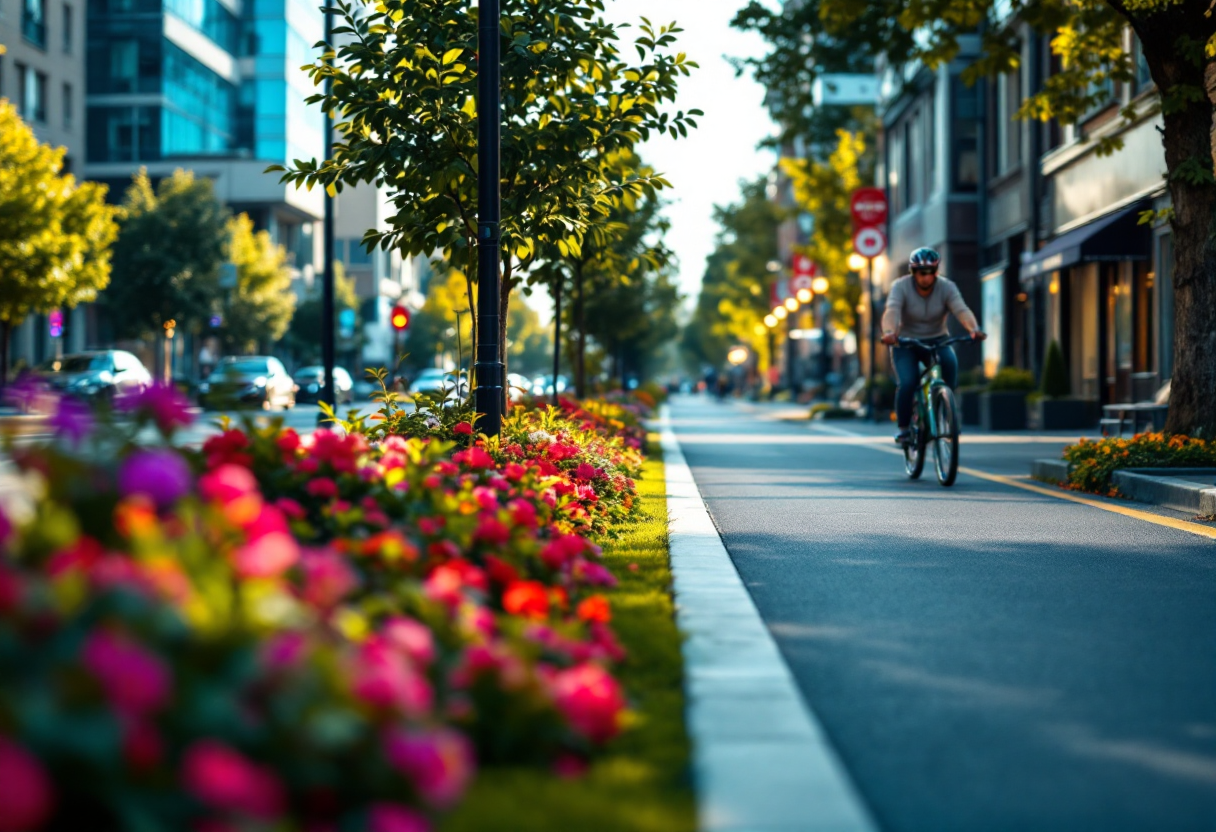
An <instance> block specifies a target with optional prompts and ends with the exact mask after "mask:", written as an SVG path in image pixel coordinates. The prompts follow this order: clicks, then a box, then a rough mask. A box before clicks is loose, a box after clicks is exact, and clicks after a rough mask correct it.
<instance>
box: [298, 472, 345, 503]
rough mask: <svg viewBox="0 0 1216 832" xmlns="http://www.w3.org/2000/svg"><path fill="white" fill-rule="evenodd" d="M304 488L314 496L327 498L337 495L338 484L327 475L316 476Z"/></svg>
mask: <svg viewBox="0 0 1216 832" xmlns="http://www.w3.org/2000/svg"><path fill="white" fill-rule="evenodd" d="M305 490H306V491H307V492H308V493H309V494H311V495H312V496H314V497H320V498H321V499H323V500H328V499H330V498H331V497H336V496H338V485H337V483H335V482H334V481H333V480H331V479H329V477H318V478H317V479H315V480H312V481H311V482H310V483H308V485H307V486H305Z"/></svg>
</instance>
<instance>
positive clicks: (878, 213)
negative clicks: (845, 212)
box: [849, 188, 887, 229]
mask: <svg viewBox="0 0 1216 832" xmlns="http://www.w3.org/2000/svg"><path fill="white" fill-rule="evenodd" d="M849 210H850V212H851V213H852V214H853V228H854V229H858V228H877V227H878V226H880V225H882V224H883V223H885V222H886V221H887V194H886V191H884V190H883V189H882V188H858V189H857V190H855V191H853V197H852V199H850V200H849Z"/></svg>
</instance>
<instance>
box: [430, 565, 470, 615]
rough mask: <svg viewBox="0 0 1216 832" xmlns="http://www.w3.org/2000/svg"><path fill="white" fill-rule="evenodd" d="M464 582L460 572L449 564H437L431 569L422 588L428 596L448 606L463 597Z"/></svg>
mask: <svg viewBox="0 0 1216 832" xmlns="http://www.w3.org/2000/svg"><path fill="white" fill-rule="evenodd" d="M463 586H464V582H463V581H462V580H461V579H460V572H459V571H458V570H455V569H452V568H451V567H449V566H439V567H436V568H435V569H434V570H432V571H431V574H430V575H428V576H427V579H426V581H425V582H424V583H423V585H422V588H423V590H424V591H425V592H426V595H427V597H428V598H430V599H431V600H433V601H438V602H439V603H441V604H445V605H446V606H448V607H455V606H457V605H459V604H460V602H461V601H462V600H463V599H464V594H463V592H462V589H463Z"/></svg>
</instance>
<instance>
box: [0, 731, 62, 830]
mask: <svg viewBox="0 0 1216 832" xmlns="http://www.w3.org/2000/svg"><path fill="white" fill-rule="evenodd" d="M50 813H51V781H50V780H49V779H48V778H47V776H46V772H44V771H43V770H42V766H41V764H39V762H38V760H37V758H35V757H34V755H33V754H30V753H29V752H28V751H26V750H25V749H24V748H22V747H21V746H19V745H17V744H16V743H14V742H12V741H10V740H8V739H7V738H5V737H3V736H0V832H31V831H32V830H34V829H38V828H39V827H41V826H42V824H43V823H44V822H45V821H46V819H47V816H48V815H50Z"/></svg>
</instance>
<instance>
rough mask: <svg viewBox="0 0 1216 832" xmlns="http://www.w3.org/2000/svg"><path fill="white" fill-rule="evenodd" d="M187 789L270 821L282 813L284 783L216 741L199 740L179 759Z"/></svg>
mask: <svg viewBox="0 0 1216 832" xmlns="http://www.w3.org/2000/svg"><path fill="white" fill-rule="evenodd" d="M182 781H183V782H184V784H185V787H186V790H187V791H188V792H190V793H191V794H193V795H194V796H195V797H197V798H198V799H199V800H201V801H202V802H203V803H205V804H207V805H208V806H210V807H212V808H214V809H219V810H221V811H224V812H234V813H236V814H240V815H246V816H249V817H255V818H262V819H266V820H271V819H274V818H276V817H278V816H279V815H281V814H282V813H283V807H284V804H285V803H286V799H285V796H284V793H283V785H282V783H280V782H279V780H278V778H277V777H276V776H275V775H274V773H273V772H272V771H270V770H269V769H266V768H263V767H261V766H258V765H255V764H254V763H252V762H250V761H249V760H248V759H246V758H245V757H244V756H243V755H242V754H241V753H240V752H238V751H236V750H234V749H232V748H230V747H228V746H227V745H225V744H223V743H222V742H219V741H218V740H200V741H198V742H196V743H195V744H194V745H192V746H190V748H188V749H186V753H185V755H184V756H183V759H182Z"/></svg>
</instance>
